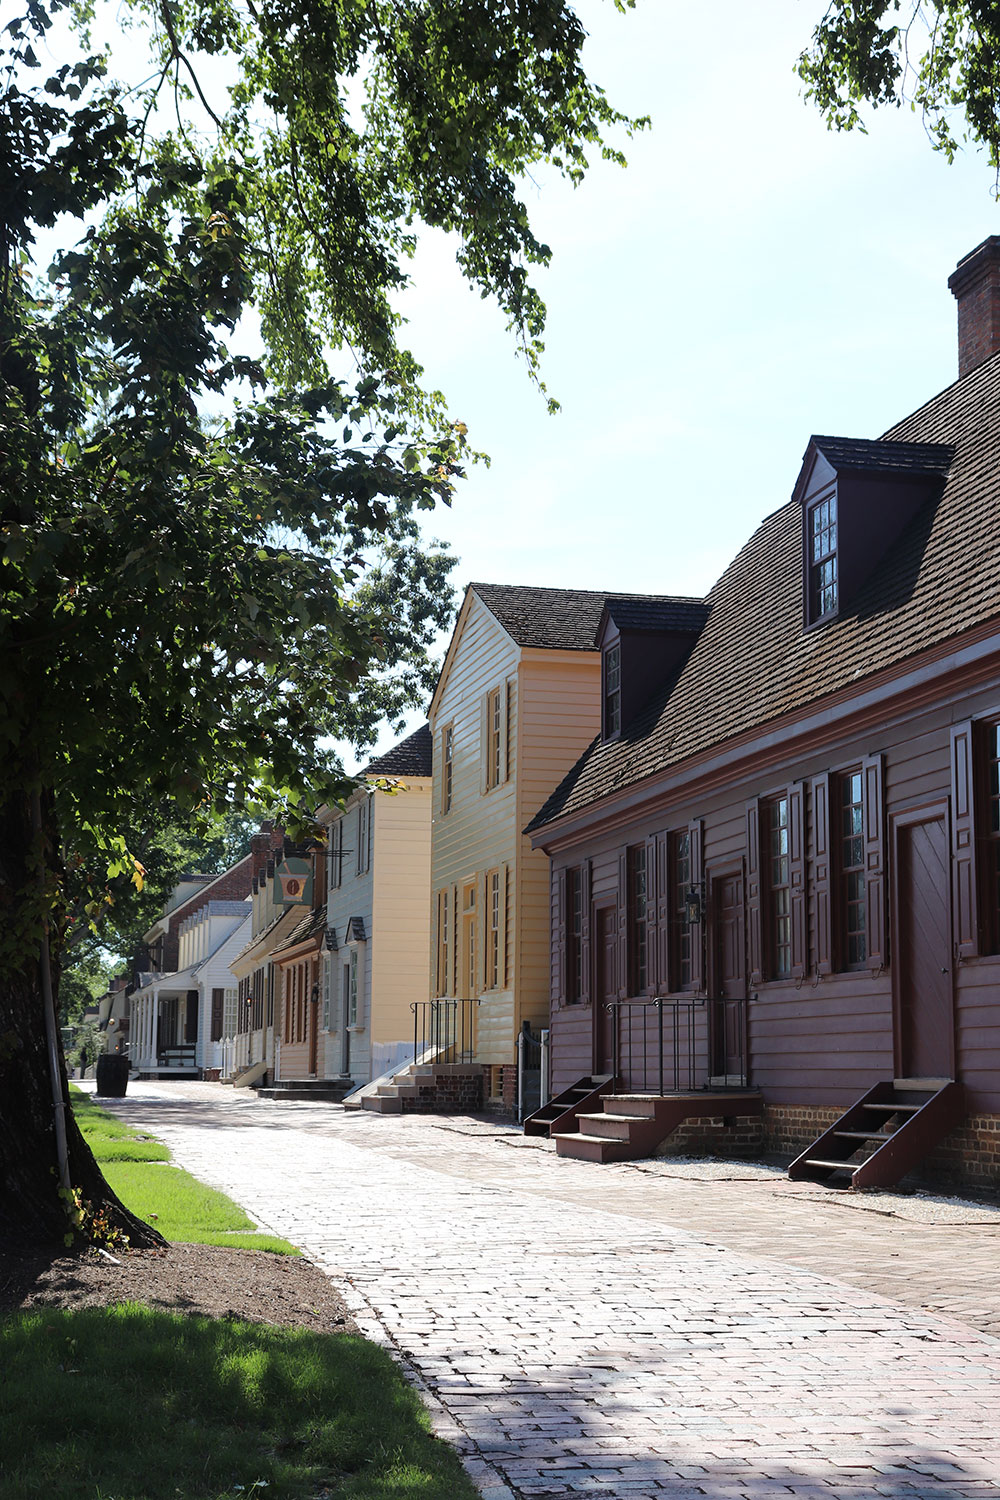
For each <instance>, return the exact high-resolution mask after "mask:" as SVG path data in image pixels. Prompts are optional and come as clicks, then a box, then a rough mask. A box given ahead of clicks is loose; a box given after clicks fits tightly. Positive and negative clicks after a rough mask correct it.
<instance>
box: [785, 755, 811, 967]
mask: <svg viewBox="0 0 1000 1500" xmlns="http://www.w3.org/2000/svg"><path fill="white" fill-rule="evenodd" d="M788 884H789V894H790V897H791V909H792V978H793V979H803V978H804V977H805V975H806V973H807V971H808V969H809V909H808V906H807V904H806V850H805V807H804V798H803V796H802V787H801V784H800V785H797V786H790V787H789V788H788Z"/></svg>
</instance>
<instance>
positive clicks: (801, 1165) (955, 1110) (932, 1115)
mask: <svg viewBox="0 0 1000 1500" xmlns="http://www.w3.org/2000/svg"><path fill="white" fill-rule="evenodd" d="M939 1081H940V1080H934V1079H927V1078H919V1079H904V1080H900V1079H894V1080H893V1081H891V1082H890V1081H888V1080H887V1081H884V1082H882V1083H876V1084H873V1085H872V1087H871V1088H870V1089H869V1090H868V1092H867V1093H866V1094H864V1095H862V1097H861V1098H860V1099H859V1100H857V1102H856V1103H855V1104H852V1105H851V1106H850V1108H849V1109H847V1110H845V1112H844V1113H843V1114H842V1115H841V1117H840V1119H839V1120H836V1121H834V1123H833V1124H832V1125H831V1126H830V1127H829V1128H828V1129H827V1130H824V1131H823V1133H822V1135H820V1136H819V1137H818V1139H817V1140H815V1141H813V1142H812V1144H811V1145H810V1146H807V1147H806V1149H805V1151H803V1152H802V1153H801V1155H800V1156H798V1157H797V1158H796V1159H795V1161H793V1162H792V1164H791V1166H790V1167H789V1168H788V1175H789V1177H790V1178H792V1180H793V1181H801V1180H809V1179H811V1180H812V1181H816V1182H823V1181H825V1180H826V1176H827V1174H829V1173H830V1172H849V1173H850V1174H851V1187H852V1188H888V1187H894V1186H895V1184H896V1183H897V1182H899V1180H900V1178H902V1177H905V1176H906V1174H907V1172H909V1171H912V1170H913V1168H914V1167H917V1166H919V1164H920V1162H921V1161H922V1160H923V1159H924V1157H926V1156H927V1154H928V1152H930V1151H932V1150H933V1149H934V1147H935V1146H937V1144H938V1143H939V1142H940V1141H942V1140H943V1139H944V1137H945V1136H946V1135H947V1134H948V1132H949V1131H950V1130H953V1129H954V1128H955V1126H956V1125H958V1124H960V1123H961V1121H962V1120H963V1119H964V1117H965V1095H964V1090H963V1088H962V1085H961V1084H960V1083H956V1082H954V1081H953V1080H944V1081H943V1082H942V1083H941V1087H940V1088H939V1089H935V1088H934V1085H935V1083H936V1082H939ZM901 1094H902V1095H903V1096H904V1097H905V1098H908V1099H910V1100H912V1103H905V1102H904V1099H903V1098H900V1095H901ZM870 1114H877V1115H880V1116H882V1117H883V1119H882V1124H883V1125H886V1124H888V1123H889V1121H890V1119H892V1118H893V1117H896V1125H895V1128H894V1129H892V1130H889V1131H888V1132H886V1131H884V1130H883V1129H879V1130H871V1129H868V1128H867V1124H866V1117H867V1116H868V1115H870ZM839 1141H845V1142H847V1143H848V1145H847V1148H846V1149H847V1151H848V1152H849V1154H850V1155H851V1156H856V1155H857V1153H858V1152H859V1151H860V1150H861V1149H862V1147H861V1145H855V1144H853V1143H854V1142H863V1143H864V1144H865V1145H868V1146H870V1147H871V1150H870V1151H869V1152H868V1153H867V1155H865V1156H864V1157H863V1159H862V1160H860V1161H851V1160H848V1159H846V1158H843V1157H837V1158H831V1156H829V1155H828V1154H826V1153H827V1152H829V1151H831V1150H836V1149H837V1146H838V1142H839Z"/></svg>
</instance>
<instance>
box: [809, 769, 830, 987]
mask: <svg viewBox="0 0 1000 1500" xmlns="http://www.w3.org/2000/svg"><path fill="white" fill-rule="evenodd" d="M812 834H813V863H812V883H813V884H812V888H813V924H814V941H815V944H816V973H817V974H829V973H831V972H832V970H833V953H832V951H831V946H830V944H831V928H830V890H831V881H832V876H833V872H832V870H831V868H830V858H831V853H830V778H829V776H828V775H826V773H824V774H823V775H822V776H814V777H813V781H812Z"/></svg>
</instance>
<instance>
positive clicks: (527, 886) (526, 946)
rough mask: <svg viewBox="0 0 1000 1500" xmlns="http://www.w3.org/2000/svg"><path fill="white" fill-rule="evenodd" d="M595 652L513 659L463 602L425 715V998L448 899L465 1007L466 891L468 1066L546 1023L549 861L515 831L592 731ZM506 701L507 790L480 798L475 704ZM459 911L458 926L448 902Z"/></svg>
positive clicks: (449, 989) (502, 638)
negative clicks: (474, 1030)
mask: <svg viewBox="0 0 1000 1500" xmlns="http://www.w3.org/2000/svg"><path fill="white" fill-rule="evenodd" d="M600 675H601V669H600V655H599V653H598V652H597V651H593V652H590V651H588V652H580V651H548V650H529V649H524V650H522V649H521V648H520V647H518V646H517V645H516V644H515V643H514V641H513V640H512V639H511V637H510V636H509V635H508V634H507V632H506V631H505V630H504V629H503V628H502V627H501V626H500V625H499V623H498V622H497V621H496V619H494V617H493V615H492V614H491V613H490V612H489V610H488V609H487V608H486V606H485V605H484V604H483V603H482V602H481V601H480V600H479V599H478V598H477V597H476V595H475V594H469V595H468V596H467V598H466V601H465V604H464V606H463V609H462V613H461V615H460V616H459V621H458V624H457V626H456V631H455V636H454V638H453V644H452V648H451V650H450V651H449V659H448V661H447V663H446V668H445V674H444V676H443V678H442V681H441V683H440V684H439V687H438V691H437V693H436V694H435V700H434V703H433V704H432V706H431V716H430V722H431V729H432V732H433V735H434V784H433V791H432V799H433V822H432V841H431V881H430V887H431V909H430V912H429V914H428V919H429V930H430V934H431V994H437V993H440V992H441V988H440V986H439V985H438V984H437V982H436V971H437V962H436V959H437V951H436V950H437V924H438V893H439V892H440V891H441V890H442V889H447V890H449V891H450V892H451V900H452V909H451V926H452V948H451V961H450V964H449V969H450V973H449V976H448V983H447V986H446V990H445V992H446V993H447V994H449V995H456V994H457V995H458V996H460V997H466V996H468V995H469V994H470V986H469V984H468V982H467V979H466V974H465V967H466V966H465V964H464V962H463V960H464V953H463V951H462V944H461V935H462V913H461V906H462V890H463V886H465V885H466V884H467V883H468V882H470V881H474V882H475V885H476V908H477V971H478V976H477V985H476V988H475V990H474V991H472V993H475V994H478V995H479V997H480V1001H481V1003H480V1008H479V1034H478V1047H477V1052H476V1056H477V1060H478V1061H480V1062H484V1063H511V1062H513V1060H514V1049H515V1038H516V1036H517V1032H518V1030H519V1029H520V1027H521V1024H522V1022H523V1021H525V1020H528V1021H530V1022H531V1024H532V1027H533V1029H536V1030H537V1029H538V1027H540V1026H546V1025H547V1024H548V1015H549V877H548V859H547V857H546V856H545V855H544V854H541V853H539V852H535V851H532V849H531V846H530V841H529V840H528V839H526V838H524V837H523V835H522V832H521V830H522V829H523V828H524V826H525V825H526V824H527V823H528V822H529V820H530V819H531V817H532V816H533V815H534V813H535V812H537V810H538V808H539V807H540V806H541V805H542V803H543V802H544V801H545V799H546V797H547V796H548V795H549V793H550V792H551V791H553V790H554V788H555V787H556V786H557V785H558V783H559V781H560V780H561V779H562V777H563V776H564V775H565V773H566V772H567V771H568V770H569V769H570V767H571V766H572V765H573V763H574V762H575V761H576V759H577V757H578V756H579V754H580V752H581V751H582V750H583V749H584V748H585V747H586V746H587V745H588V744H589V743H590V741H591V740H592V739H593V737H594V735H595V734H596V733H597V730H598V727H599V722H600ZM497 687H503V689H504V693H505V695H507V694H509V713H508V714H506V715H505V728H506V730H507V736H508V742H507V744H506V747H505V749H506V753H505V756H504V761H505V768H506V771H507V776H506V779H505V780H503V781H502V782H501V784H499V785H498V786H495V787H492V788H491V789H489V790H486V789H485V788H484V773H483V765H484V755H485V751H484V745H483V737H484V731H485V730H486V727H487V726H486V724H485V712H484V706H485V700H486V697H487V695H488V694H489V693H490V692H491V691H492V690H493V689H495V688H497ZM449 723H450V724H453V725H454V761H453V781H452V806H451V809H450V811H448V812H444V810H443V804H442V797H443V784H442V772H443V766H442V755H441V746H442V731H443V730H444V728H445V726H446V725H448V724H449ZM494 869H499V870H500V871H501V889H502V890H503V889H504V887H506V890H507V900H506V921H505V938H506V952H505V955H504V958H503V961H502V964H501V968H502V970H503V974H502V976H501V981H500V983H498V985H497V986H496V987H495V988H490V989H487V988H486V983H485V980H486V918H487V911H486V905H487V902H486V897H487V876H488V874H489V872H490V871H492V870H494ZM456 893H457V896H458V901H457V906H458V913H457V915H458V921H457V922H456V920H455V917H456V912H455V904H456V903H455V894H456Z"/></svg>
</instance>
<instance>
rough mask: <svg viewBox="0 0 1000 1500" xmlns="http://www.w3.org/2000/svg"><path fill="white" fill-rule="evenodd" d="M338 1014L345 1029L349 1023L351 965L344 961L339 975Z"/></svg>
mask: <svg viewBox="0 0 1000 1500" xmlns="http://www.w3.org/2000/svg"><path fill="white" fill-rule="evenodd" d="M340 1015H341V1023H342V1025H343V1026H344V1028H345V1030H346V1028H347V1027H348V1026H350V1024H351V965H350V963H349V962H348V963H346V964H344V966H343V969H342V970H341V975H340Z"/></svg>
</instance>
